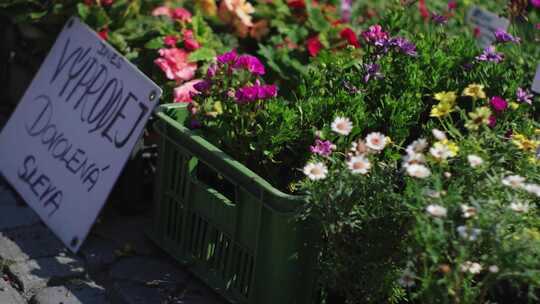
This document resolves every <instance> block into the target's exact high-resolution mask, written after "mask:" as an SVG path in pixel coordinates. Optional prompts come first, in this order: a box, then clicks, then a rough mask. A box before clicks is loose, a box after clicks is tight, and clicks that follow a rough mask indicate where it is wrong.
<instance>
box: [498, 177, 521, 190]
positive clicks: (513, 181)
mask: <svg viewBox="0 0 540 304" xmlns="http://www.w3.org/2000/svg"><path fill="white" fill-rule="evenodd" d="M524 182H525V178H524V177H522V176H519V175H510V176H507V177H505V178H503V179H502V183H503V185H505V186H508V187H511V188H513V189H518V188H522V187H523V186H524Z"/></svg>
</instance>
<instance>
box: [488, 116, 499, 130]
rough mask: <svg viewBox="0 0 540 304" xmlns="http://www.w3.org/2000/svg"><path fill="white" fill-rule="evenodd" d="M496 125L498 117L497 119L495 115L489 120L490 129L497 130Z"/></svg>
mask: <svg viewBox="0 0 540 304" xmlns="http://www.w3.org/2000/svg"><path fill="white" fill-rule="evenodd" d="M496 125H497V117H495V115H491V116H489V118H488V127H490V128H492V129H493V128H495V126H496Z"/></svg>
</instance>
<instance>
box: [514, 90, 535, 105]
mask: <svg viewBox="0 0 540 304" xmlns="http://www.w3.org/2000/svg"><path fill="white" fill-rule="evenodd" d="M516 97H517V101H518V102H525V103H528V104H532V98H533V95H532V94H530V93H529V90H524V89H522V88H517V92H516Z"/></svg>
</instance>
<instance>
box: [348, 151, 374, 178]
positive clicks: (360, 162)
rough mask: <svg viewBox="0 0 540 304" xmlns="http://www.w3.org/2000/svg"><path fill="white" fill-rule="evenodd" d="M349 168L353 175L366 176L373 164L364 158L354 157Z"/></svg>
mask: <svg viewBox="0 0 540 304" xmlns="http://www.w3.org/2000/svg"><path fill="white" fill-rule="evenodd" d="M347 166H348V167H349V169H350V170H351V171H352V173H360V174H366V173H368V171H369V169H370V168H371V163H370V162H369V160H368V159H367V158H365V157H364V156H361V155H359V156H353V157H351V158H350V159H349V161H348V162H347Z"/></svg>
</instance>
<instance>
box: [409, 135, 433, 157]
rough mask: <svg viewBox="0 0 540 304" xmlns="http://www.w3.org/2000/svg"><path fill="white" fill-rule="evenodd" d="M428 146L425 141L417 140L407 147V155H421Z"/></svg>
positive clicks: (422, 139)
mask: <svg viewBox="0 0 540 304" xmlns="http://www.w3.org/2000/svg"><path fill="white" fill-rule="evenodd" d="M427 146H428V142H427V140H425V139H424V138H419V139H417V140H415V141H413V142H412V143H411V144H410V145H408V146H407V154H413V153H422V152H423V151H424V150H425V149H426V148H427Z"/></svg>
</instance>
